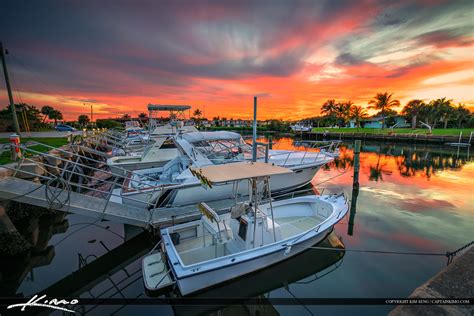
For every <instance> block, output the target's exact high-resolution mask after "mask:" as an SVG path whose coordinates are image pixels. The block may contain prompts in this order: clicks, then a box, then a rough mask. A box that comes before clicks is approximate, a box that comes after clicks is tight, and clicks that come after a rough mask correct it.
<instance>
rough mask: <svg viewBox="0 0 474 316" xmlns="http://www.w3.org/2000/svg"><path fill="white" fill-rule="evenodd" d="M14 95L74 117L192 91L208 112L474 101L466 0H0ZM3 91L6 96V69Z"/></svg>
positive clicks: (134, 107)
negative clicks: (256, 100) (379, 96)
mask: <svg viewBox="0 0 474 316" xmlns="http://www.w3.org/2000/svg"><path fill="white" fill-rule="evenodd" d="M0 12H1V13H0V39H1V40H2V41H3V42H4V46H5V47H7V48H8V49H9V51H10V54H9V55H8V56H7V59H8V65H9V68H10V69H9V70H10V73H11V77H12V78H13V86H14V88H15V90H16V91H17V92H15V98H17V99H21V100H22V101H24V102H28V103H31V104H34V105H37V106H42V105H44V104H51V105H54V106H58V107H59V108H61V109H62V110H63V111H64V112H66V114H67V117H68V118H76V117H77V115H79V114H83V113H84V112H85V110H86V109H87V108H86V107H85V106H84V105H83V104H84V103H93V104H95V108H96V111H97V112H98V115H99V116H100V117H107V116H114V115H117V114H123V113H129V114H136V113H139V112H141V111H144V110H145V108H146V104H148V103H150V102H152V103H184V102H185V103H189V104H191V105H193V106H195V107H198V108H203V107H205V109H206V111H205V112H206V116H208V117H213V116H217V115H220V116H227V117H234V118H237V117H243V118H244V117H250V116H251V109H252V96H253V95H261V97H260V99H261V100H260V106H261V110H260V111H259V117H260V118H300V117H305V116H314V115H317V114H319V108H320V106H321V104H322V103H323V102H324V100H326V99H328V98H331V99H332V98H335V99H339V100H341V99H346V100H347V99H351V100H352V101H354V102H356V103H358V104H361V105H366V104H367V101H368V99H370V98H371V97H372V96H373V95H375V93H377V92H381V91H393V92H395V94H396V96H397V97H398V98H400V99H401V101H402V103H404V102H406V101H407V100H409V99H410V98H438V97H444V96H446V97H448V98H450V99H454V100H455V101H456V102H464V103H467V104H469V105H472V104H474V95H473V89H472V84H473V83H474V74H473V70H474V60H473V54H472V43H473V39H474V34H473V28H474V20H473V19H472V15H473V14H474V8H473V4H472V3H471V2H470V1H419V2H411V1H400V2H396V3H394V2H391V1H387V2H384V1H382V2H381V1H375V0H373V1H370V0H363V1H331V0H327V1H272V2H271V3H268V1H207V2H200V3H198V2H197V1H187V0H183V1H159V2H157V1H128V2H127V1H99V2H92V1H85V2H84V1H82V2H79V1H77V2H72V1H53V2H50V1H41V2H26V1H25V2H23V1H2V3H1V4H0ZM0 92H1V95H0V102H1V105H6V103H7V97H6V92H5V91H4V85H3V83H2V84H1V85H0Z"/></svg>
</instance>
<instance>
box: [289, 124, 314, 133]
mask: <svg viewBox="0 0 474 316" xmlns="http://www.w3.org/2000/svg"><path fill="white" fill-rule="evenodd" d="M290 128H291V130H292V131H293V132H311V130H312V129H313V126H312V125H311V124H304V123H302V122H298V123H296V124H295V125H291V126H290Z"/></svg>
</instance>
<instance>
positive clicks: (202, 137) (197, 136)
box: [183, 131, 241, 143]
mask: <svg viewBox="0 0 474 316" xmlns="http://www.w3.org/2000/svg"><path fill="white" fill-rule="evenodd" d="M183 138H184V139H185V140H186V141H188V142H190V143H197V142H209V141H216V140H227V141H232V140H237V141H239V140H240V138H241V136H240V134H237V133H234V132H226V131H217V132H194V133H187V134H183Z"/></svg>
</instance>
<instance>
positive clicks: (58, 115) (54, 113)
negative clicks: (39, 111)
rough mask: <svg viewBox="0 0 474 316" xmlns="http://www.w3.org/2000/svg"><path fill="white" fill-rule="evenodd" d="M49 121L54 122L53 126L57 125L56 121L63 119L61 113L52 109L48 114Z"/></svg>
mask: <svg viewBox="0 0 474 316" xmlns="http://www.w3.org/2000/svg"><path fill="white" fill-rule="evenodd" d="M48 116H49V119H50V120H54V125H55V126H56V125H58V121H59V120H62V119H63V114H62V113H61V111H59V110H56V109H53V110H52V111H51V112H50V113H49V115H48Z"/></svg>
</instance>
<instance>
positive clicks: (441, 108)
mask: <svg viewBox="0 0 474 316" xmlns="http://www.w3.org/2000/svg"><path fill="white" fill-rule="evenodd" d="M452 101H453V100H446V98H441V99H436V100H434V101H432V109H433V111H434V115H435V117H436V120H435V122H434V125H436V121H443V122H444V128H447V127H448V120H449V119H450V118H451V117H453V114H454V108H453V106H452V105H451V102H452Z"/></svg>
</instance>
